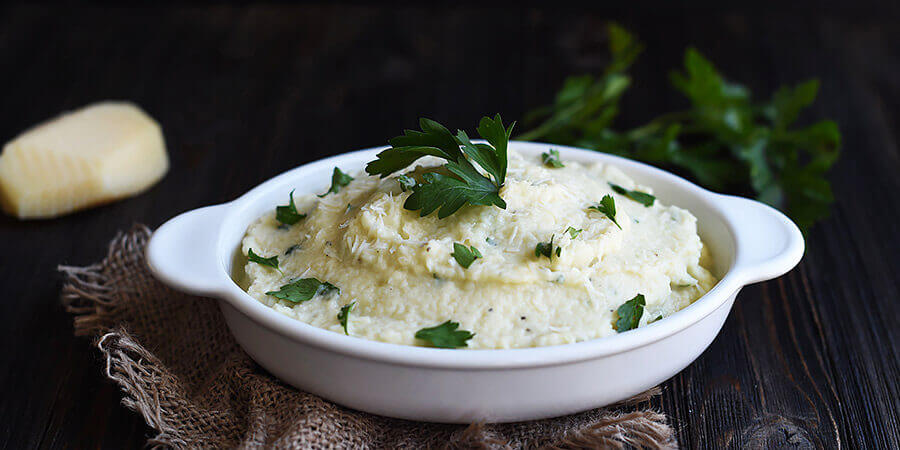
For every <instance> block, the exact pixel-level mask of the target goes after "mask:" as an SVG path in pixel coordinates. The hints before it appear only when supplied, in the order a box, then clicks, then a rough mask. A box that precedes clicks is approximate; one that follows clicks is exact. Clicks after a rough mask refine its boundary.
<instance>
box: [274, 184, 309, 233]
mask: <svg viewBox="0 0 900 450" xmlns="http://www.w3.org/2000/svg"><path fill="white" fill-rule="evenodd" d="M290 198H291V201H289V202H288V204H287V205H282V206H276V207H275V219H276V220H278V221H279V222H281V223H283V224H285V225H293V224H295V223H297V222H299V221H300V220H302V219H304V218H306V214H300V213H298V212H297V207H296V206H295V205H294V191H291V194H290Z"/></svg>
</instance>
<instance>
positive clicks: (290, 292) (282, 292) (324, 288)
mask: <svg viewBox="0 0 900 450" xmlns="http://www.w3.org/2000/svg"><path fill="white" fill-rule="evenodd" d="M334 291H336V292H337V293H338V294H340V293H341V290H340V289H338V288H337V286H335V285H333V284H331V283H329V282H327V281H319V280H317V279H315V278H301V279H299V280H296V281H292V282H290V283H288V284H285V285H284V286H281V288H280V289H279V290H277V291H269V292H266V295H270V296H272V297H275V298H277V299H280V300H287V301H289V302H292V303H303V302H305V301H307V300H310V299H312V298H313V297H315V296H316V294H322V295H325V294H327V293H329V292H334Z"/></svg>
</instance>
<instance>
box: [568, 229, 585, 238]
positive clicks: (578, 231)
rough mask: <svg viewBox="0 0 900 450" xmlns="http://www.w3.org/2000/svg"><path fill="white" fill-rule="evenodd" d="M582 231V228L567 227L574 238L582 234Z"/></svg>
mask: <svg viewBox="0 0 900 450" xmlns="http://www.w3.org/2000/svg"><path fill="white" fill-rule="evenodd" d="M581 231H582V230H576V229H575V227H569V228H567V229H566V233H569V236H570V237H571V238H572V239H575V238H577V237H578V235H579V234H581Z"/></svg>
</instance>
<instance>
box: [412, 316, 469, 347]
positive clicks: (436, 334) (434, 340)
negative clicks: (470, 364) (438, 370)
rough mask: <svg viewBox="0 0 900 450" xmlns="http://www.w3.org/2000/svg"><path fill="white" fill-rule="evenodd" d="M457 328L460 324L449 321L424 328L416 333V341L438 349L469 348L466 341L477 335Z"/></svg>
mask: <svg viewBox="0 0 900 450" xmlns="http://www.w3.org/2000/svg"><path fill="white" fill-rule="evenodd" d="M457 328H459V323H457V322H453V321H450V320H448V321H446V322H444V323H442V324H440V325H437V326H434V327H431V328H422V329H421V330H419V331H417V332H416V339H421V340H423V341H427V342H428V343H430V344H431V345H432V346H434V347H438V348H460V347H468V345H469V344H467V343H466V341H468V340H469V339H472V337H474V336H475V333H472V332H469V331H465V330H458V329H457Z"/></svg>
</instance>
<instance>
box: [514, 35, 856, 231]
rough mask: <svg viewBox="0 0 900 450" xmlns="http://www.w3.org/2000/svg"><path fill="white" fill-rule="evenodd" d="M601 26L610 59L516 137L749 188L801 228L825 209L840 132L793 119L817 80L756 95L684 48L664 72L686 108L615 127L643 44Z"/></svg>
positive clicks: (568, 83)
mask: <svg viewBox="0 0 900 450" xmlns="http://www.w3.org/2000/svg"><path fill="white" fill-rule="evenodd" d="M607 34H608V37H609V43H610V45H609V51H610V53H611V55H612V60H611V62H610V63H609V65H608V66H607V68H606V70H605V72H604V73H603V74H602V75H601V76H597V77H594V76H591V75H584V76H573V77H569V78H567V79H566V80H565V82H564V83H563V86H562V88H561V89H560V90H559V92H558V93H557V95H556V99H555V101H554V103H553V104H552V105H550V106H547V107H542V108H537V109H535V110H534V111H532V112H531V113H529V114H528V115H527V116H526V118H531V119H535V118H540V119H542V120H543V121H542V122H541V123H540V124H538V125H537V126H536V127H535V128H533V129H532V130H530V131H527V132H525V133H523V134H522V135H521V136H519V139H524V140H540V141H543V142H550V143H554V144H560V145H573V146H578V147H586V148H592V149H594V150H597V151H601V152H607V153H613V154H616V155H620V156H624V157H628V158H632V159H637V160H641V161H645V162H649V163H652V164H655V165H659V166H663V167H664V168H667V169H674V170H676V171H681V172H684V173H686V174H689V175H690V176H692V177H693V178H694V179H695V180H696V181H697V182H698V183H700V184H702V185H704V186H706V187H708V188H710V189H714V190H720V191H721V190H729V191H732V192H734V193H738V194H742V193H743V192H745V191H746V190H747V189H748V188H749V189H752V191H753V192H754V193H755V195H756V199H757V200H759V201H762V202H765V203H768V204H770V205H772V206H774V207H777V208H779V209H782V210H783V211H785V212H786V213H787V214H788V215H789V216H790V217H791V218H792V219H793V220H794V221H795V222H796V223H797V225H798V226H799V227H800V228H801V229H802V230H804V232H805V231H807V230H808V229H809V228H810V227H811V226H812V225H813V224H814V223H815V222H816V221H818V220H821V219H823V218H825V217H827V215H828V211H829V207H830V205H831V203H832V202H833V195H832V192H831V185H830V183H829V182H828V180H827V178H826V174H827V173H828V171H829V170H830V168H831V167H832V166H833V164H834V162H835V161H836V160H837V157H838V154H839V148H840V145H841V134H840V131H839V130H838V127H837V125H836V124H835V123H834V122H832V121H828V120H825V121H821V122H818V123H815V124H813V125H811V126H808V127H806V128H791V127H792V125H793V124H794V123H795V122H796V120H797V118H798V117H799V116H800V114H801V112H802V111H803V110H804V109H805V108H806V107H808V106H809V105H810V104H812V102H813V101H814V100H815V98H816V95H817V93H818V88H819V83H818V81H817V80H809V81H805V82H802V83H800V84H798V85H797V86H795V87H781V88H780V89H778V90H777V91H776V92H775V94H774V95H773V96H772V98H771V100H769V101H767V102H758V101H757V102H754V101H753V100H752V99H753V98H754V96H752V95H751V93H750V91H749V90H748V89H747V88H746V87H744V86H742V85H740V84H737V83H734V82H731V81H728V80H727V79H726V78H725V77H723V76H722V75H721V74H720V73H719V71H718V70H717V69H716V67H715V65H713V64H712V62H710V61H709V60H707V59H706V58H705V57H703V55H701V54H700V52H699V51H697V50H696V49H693V48H689V49H687V50H686V51H685V55H684V63H683V64H684V68H683V71H680V72H675V73H673V74H672V75H671V77H670V78H671V83H672V86H673V87H674V88H675V89H677V90H678V91H679V92H681V93H682V94H684V96H685V97H686V98H687V99H688V101H689V102H690V107H689V108H688V109H686V110H684V111H676V112H669V113H666V114H661V115H659V116H657V117H656V118H654V119H652V120H650V121H649V122H647V123H646V124H644V125H641V126H639V127H637V128H632V129H630V130H626V131H618V130H615V129H613V128H612V122H613V120H614V119H615V116H616V115H617V113H618V102H619V100H620V98H621V97H622V94H623V93H624V91H625V89H626V88H627V87H628V86H629V84H630V77H629V76H628V74H627V73H626V70H627V69H628V67H629V66H630V65H631V64H632V63H633V62H634V60H635V58H636V57H637V55H638V54H639V53H640V52H641V50H642V49H643V46H642V45H641V44H640V43H639V42H638V41H637V39H635V38H634V36H632V35H631V34H629V33H628V32H627V31H625V30H624V29H622V28H621V27H619V26H617V25H615V24H610V25H609V27H608V29H607ZM526 122H527V120H526ZM638 201H639V200H638Z"/></svg>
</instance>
